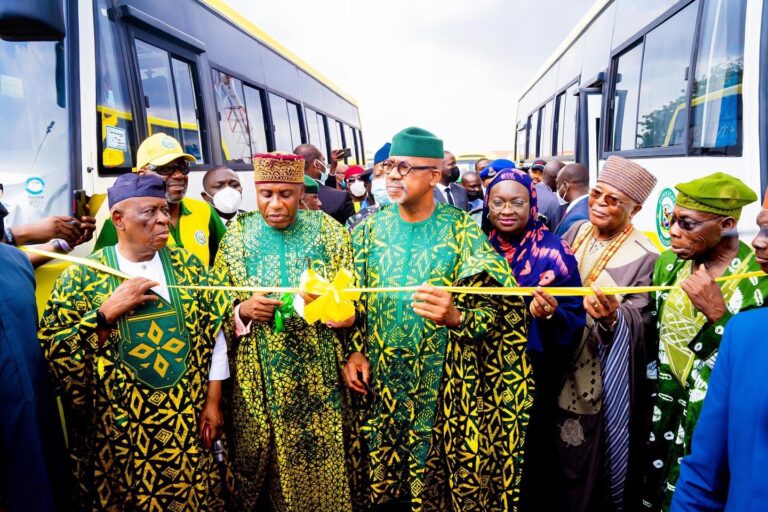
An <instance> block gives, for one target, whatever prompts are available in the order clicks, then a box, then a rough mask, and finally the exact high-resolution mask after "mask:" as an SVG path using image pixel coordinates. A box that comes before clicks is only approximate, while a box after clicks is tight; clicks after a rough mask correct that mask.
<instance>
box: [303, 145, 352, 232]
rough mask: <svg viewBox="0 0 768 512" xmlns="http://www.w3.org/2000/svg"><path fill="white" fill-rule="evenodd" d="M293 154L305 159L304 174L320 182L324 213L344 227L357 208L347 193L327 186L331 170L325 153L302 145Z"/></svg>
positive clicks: (311, 146)
mask: <svg viewBox="0 0 768 512" xmlns="http://www.w3.org/2000/svg"><path fill="white" fill-rule="evenodd" d="M293 154H294V155H299V156H300V157H303V158H304V174H306V175H307V176H309V177H310V178H312V179H314V180H315V181H317V182H318V185H319V186H320V189H319V191H318V197H320V202H321V203H322V209H323V211H324V212H325V213H327V214H328V215H330V216H331V217H333V218H334V219H336V221H337V222H339V223H340V224H341V225H344V223H345V222H347V219H349V218H350V217H351V216H353V215H354V214H355V206H354V205H353V204H352V198H351V197H349V195H348V194H347V193H346V192H344V191H342V190H336V189H335V188H332V187H328V186H326V185H325V182H326V180H327V179H328V177H329V176H330V172H331V169H330V168H329V166H328V164H326V163H325V156H324V155H323V153H322V152H321V151H320V150H319V149H317V148H316V147H315V146H313V145H312V144H302V145H301V146H298V147H297V148H296V149H294V150H293Z"/></svg>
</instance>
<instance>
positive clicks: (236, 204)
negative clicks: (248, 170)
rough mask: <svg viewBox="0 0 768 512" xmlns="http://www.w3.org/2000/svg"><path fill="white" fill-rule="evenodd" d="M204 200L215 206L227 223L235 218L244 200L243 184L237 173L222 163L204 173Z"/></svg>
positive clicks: (202, 193)
mask: <svg viewBox="0 0 768 512" xmlns="http://www.w3.org/2000/svg"><path fill="white" fill-rule="evenodd" d="M200 195H201V196H202V198H203V201H205V202H206V203H208V204H210V205H211V206H213V209H214V210H216V213H218V214H219V217H221V220H222V221H224V223H225V224H229V223H230V222H231V221H232V220H234V219H235V217H236V216H237V214H238V213H243V212H244V211H243V210H241V209H240V204H241V203H242V202H243V186H242V185H241V184H240V178H239V177H238V176H237V173H236V172H235V171H233V170H232V169H230V168H229V167H226V166H224V165H221V166H219V167H216V168H214V169H211V170H209V171H208V172H206V173H205V174H204V175H203V192H201V193H200Z"/></svg>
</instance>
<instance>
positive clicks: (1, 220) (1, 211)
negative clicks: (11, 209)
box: [0, 203, 8, 240]
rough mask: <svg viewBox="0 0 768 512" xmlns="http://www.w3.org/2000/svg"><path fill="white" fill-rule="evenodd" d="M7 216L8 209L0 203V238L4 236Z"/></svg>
mask: <svg viewBox="0 0 768 512" xmlns="http://www.w3.org/2000/svg"><path fill="white" fill-rule="evenodd" d="M7 216H8V210H6V209H5V206H3V203H0V240H2V239H3V237H4V236H5V218H6V217H7Z"/></svg>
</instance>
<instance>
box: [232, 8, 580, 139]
mask: <svg viewBox="0 0 768 512" xmlns="http://www.w3.org/2000/svg"><path fill="white" fill-rule="evenodd" d="M226 1H227V2H228V3H229V4H230V5H231V6H232V7H234V8H236V9H237V10H238V11H240V12H241V13H242V14H244V15H245V16H247V17H248V18H249V19H250V20H251V21H253V22H254V23H255V24H256V25H257V26H259V27H260V28H262V29H263V30H264V31H266V32H267V33H268V34H270V35H271V36H272V37H274V38H275V39H276V40H278V41H279V42H280V43H282V44H283V45H284V46H285V47H287V48H288V49H290V50H291V51H292V52H294V53H295V54H296V55H298V56H299V57H300V58H301V59H303V60H304V61H305V62H307V63H308V64H310V65H311V66H313V67H314V68H316V69H317V70H318V71H320V72H321V73H323V74H324V75H325V76H326V77H328V78H329V79H330V80H331V81H332V82H333V83H335V84H336V85H337V86H338V87H340V88H341V89H342V90H343V91H344V92H346V93H347V94H348V95H350V96H352V97H353V98H355V99H356V100H357V101H358V105H359V110H360V118H361V122H362V127H363V137H364V143H365V147H366V151H367V152H371V151H375V150H376V149H377V148H378V147H380V146H381V145H382V144H383V143H384V142H386V141H388V140H390V139H391V137H392V135H394V134H395V133H397V132H398V131H399V130H401V129H402V128H405V127H407V126H420V127H422V128H425V129H427V130H430V131H431V132H433V133H435V134H436V135H437V136H438V137H440V138H442V139H443V141H444V143H445V148H446V149H448V150H451V151H454V152H455V153H457V154H458V153H462V152H478V151H481V152H484V151H496V150H510V151H511V150H512V149H513V147H514V127H515V115H516V108H517V99H518V97H519V96H520V94H521V93H522V92H523V89H524V88H525V87H526V86H527V85H528V83H529V82H530V80H531V78H532V76H533V74H534V73H536V71H538V70H539V68H540V67H541V65H542V64H543V63H544V62H545V61H546V60H547V59H548V58H549V56H550V54H551V53H552V52H553V51H554V50H555V49H556V48H557V47H558V46H559V44H560V43H561V42H562V40H563V39H564V38H565V37H566V36H567V35H568V34H569V33H570V31H571V30H572V28H573V27H574V26H575V25H576V23H577V22H578V21H579V20H580V19H581V17H582V16H583V15H584V14H585V13H586V12H587V10H588V9H589V7H590V6H591V5H592V3H593V0H387V1H386V2H373V1H371V0H322V1H317V0H281V1H280V2H274V1H266V0H226Z"/></svg>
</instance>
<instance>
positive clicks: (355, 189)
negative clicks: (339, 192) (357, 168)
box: [349, 180, 365, 197]
mask: <svg viewBox="0 0 768 512" xmlns="http://www.w3.org/2000/svg"><path fill="white" fill-rule="evenodd" d="M349 191H350V192H351V193H352V195H353V196H355V197H363V196H364V195H365V183H363V182H362V181H361V180H357V181H355V182H354V183H352V184H351V185H349Z"/></svg>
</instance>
